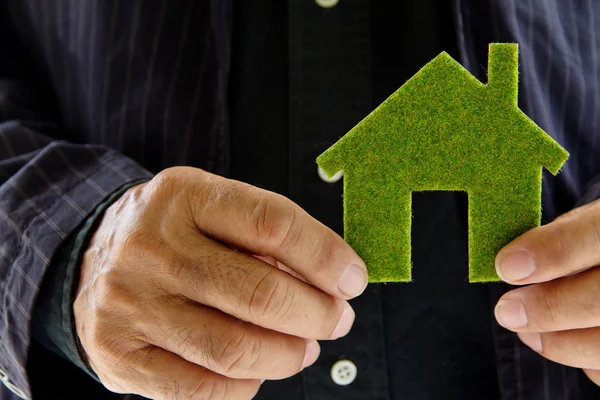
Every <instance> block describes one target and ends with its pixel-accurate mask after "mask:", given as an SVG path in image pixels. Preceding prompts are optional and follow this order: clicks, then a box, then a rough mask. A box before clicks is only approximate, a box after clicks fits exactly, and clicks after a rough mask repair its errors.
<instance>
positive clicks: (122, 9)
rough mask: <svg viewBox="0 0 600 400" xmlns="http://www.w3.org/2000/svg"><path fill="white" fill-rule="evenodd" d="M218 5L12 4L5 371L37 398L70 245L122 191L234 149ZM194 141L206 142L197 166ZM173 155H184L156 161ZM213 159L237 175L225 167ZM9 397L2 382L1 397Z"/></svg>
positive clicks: (2, 229) (2, 87)
mask: <svg viewBox="0 0 600 400" xmlns="http://www.w3.org/2000/svg"><path fill="white" fill-rule="evenodd" d="M142 10H143V11H142ZM148 10H151V12H148ZM210 11H211V4H210V2H209V1H201V2H194V1H188V2H187V4H186V5H185V7H179V6H176V7H168V0H151V1H148V0H144V1H143V2H142V0H136V1H132V2H120V1H117V0H109V1H106V0H102V1H99V0H81V1H73V0H41V1H37V0H29V1H23V2H7V3H3V2H2V3H0V19H2V21H1V22H2V23H0V29H3V31H0V41H2V42H1V43H0V44H2V46H1V47H2V51H5V49H6V48H8V49H9V50H8V52H7V54H2V56H6V57H7V58H6V59H7V60H8V59H10V60H12V61H13V62H14V64H8V63H5V62H4V61H1V60H4V58H2V59H0V79H2V78H5V79H6V78H7V79H11V78H12V77H14V78H15V79H14V80H12V81H6V82H7V83H4V82H5V81H2V80H0V288H1V289H0V299H1V301H2V306H1V308H0V310H1V316H2V318H0V369H2V370H3V371H5V372H6V373H7V374H8V376H9V377H10V379H11V381H12V382H13V383H14V384H15V385H16V386H17V387H19V388H22V389H23V390H24V392H25V395H27V396H30V395H31V392H30V387H29V382H28V380H27V375H26V372H25V368H24V365H25V362H26V359H27V351H28V348H29V346H30V340H31V339H30V332H29V321H30V319H31V312H32V307H33V304H34V301H35V297H36V295H37V293H38V292H39V287H40V282H41V279H42V277H43V276H44V272H45V270H46V267H47V266H48V264H49V262H50V259H51V257H52V254H53V253H54V252H55V250H56V248H57V247H58V246H59V245H60V244H61V242H62V241H63V240H64V238H65V237H66V236H67V235H69V234H70V232H72V231H73V230H74V228H75V227H76V226H77V225H79V224H80V223H81V222H82V221H83V220H84V219H85V218H86V216H87V215H89V214H90V212H91V211H92V210H93V209H94V208H95V206H96V205H97V204H99V203H100V202H101V201H102V200H103V199H104V198H106V197H107V196H108V195H109V194H110V193H112V192H113V191H115V190H116V189H117V188H118V187H119V186H121V185H123V184H125V183H127V182H132V181H135V180H137V179H140V178H143V177H149V176H151V173H150V172H148V171H158V170H160V169H163V168H165V167H167V166H169V165H168V164H167V163H173V162H174V161H175V162H180V163H186V164H188V165H195V166H198V167H202V168H207V163H208V160H207V155H208V153H209V152H210V153H211V154H219V153H222V152H223V151H224V150H225V149H223V148H220V149H211V148H209V146H208V144H209V143H210V144H212V145H214V146H217V145H220V143H224V142H221V141H218V140H210V139H209V138H208V137H207V135H220V136H226V135H227V132H226V131H224V128H225V126H224V125H221V128H219V129H214V126H215V124H214V123H213V121H212V120H213V117H211V115H214V116H215V117H214V118H219V115H220V113H219V112H216V111H215V107H216V105H213V104H215V103H219V104H222V103H223V101H219V102H215V99H218V98H219V97H220V96H223V95H224V93H225V91H224V90H223V89H222V88H221V87H220V85H222V83H223V82H222V81H220V80H219V79H217V78H216V77H217V75H219V76H227V72H226V71H225V70H223V69H222V68H223V66H225V67H227V66H228V64H227V62H225V61H223V60H222V59H218V58H217V57H218V56H217V54H216V52H215V46H213V43H214V37H213V33H212V32H213V30H212V29H213V27H212V26H211V24H209V23H208V21H209V18H210ZM8 15H10V17H11V20H12V21H13V24H14V26H11V25H10V24H9V23H7V21H5V20H4V18H5V16H8ZM192 21H193V23H192ZM9 29H10V30H9ZM219 29H221V30H223V29H228V28H227V26H222V27H220V28H219ZM192 34H193V35H194V36H196V37H199V38H201V39H200V40H198V41H197V40H194V39H193V36H190V35H192ZM188 36H190V38H189V39H188ZM148 37H150V38H152V40H151V41H150V43H149V44H148V43H146V41H140V38H148ZM17 38H18V39H17ZM19 39H20V40H21V41H22V43H23V45H18V44H19ZM186 42H187V44H186ZM173 43H180V45H179V49H178V50H175V51H174V49H173V46H172V44H173ZM24 49H29V50H30V51H31V52H30V54H27V56H30V55H31V56H33V61H34V63H35V65H36V66H37V67H39V68H40V70H41V72H42V74H43V77H42V78H43V79H44V80H45V81H46V82H49V83H51V85H50V86H49V87H46V86H40V84H38V83H35V81H33V80H30V81H27V80H18V79H16V78H17V77H18V76H26V77H27V79H30V78H31V77H35V76H37V75H36V74H37V73H38V71H37V70H35V69H34V68H30V66H31V65H33V64H29V61H28V60H27V59H26V58H25V54H24V53H23V51H24ZM177 54H178V55H177ZM223 56H227V54H222V55H221V56H220V57H223ZM174 60H177V61H176V62H175V61H174ZM17 62H18V63H17ZM115 71H119V72H118V73H117V72H115ZM121 71H123V72H122V73H121ZM27 74H29V75H27ZM190 76H192V77H193V81H192V82H191V84H190V83H189V82H187V79H188V78H189V77H190ZM170 77H173V78H172V79H171V78H170ZM146 78H147V80H145V79H146ZM30 82H32V83H30ZM188 87H189V90H188ZM207 100H210V101H211V102H212V103H213V104H206V103H204V104H201V102H205V101H207ZM48 105H52V107H50V108H49V107H48ZM201 108H202V112H201V113H199V109H201ZM199 114H201V115H202V118H198V116H199ZM163 121H164V123H163ZM172 135H179V136H172ZM192 137H194V138H193V139H192ZM65 139H66V140H68V141H64V140H65ZM80 143H87V144H80ZM140 143H141V144H143V146H141V147H140ZM185 143H188V144H189V145H190V146H196V148H194V149H190V151H189V157H190V159H189V160H188V159H186V158H187V157H188V152H187V151H184V148H183V145H184V144H185ZM161 148H164V149H165V151H168V152H174V153H176V155H175V156H174V157H175V158H173V157H172V156H171V155H169V156H168V157H167V153H165V154H164V157H159V158H158V159H157V158H156V157H151V159H150V160H144V159H145V158H147V157H145V156H148V155H154V154H157V150H158V149H161ZM124 154H125V155H124ZM158 154H163V153H162V151H160V152H158ZM135 160H138V161H145V162H144V165H145V167H146V168H143V167H141V166H140V165H139V164H138V163H137V162H136V161H135ZM211 164H212V165H213V166H214V168H213V171H214V172H217V173H221V174H226V172H227V170H226V168H227V165H226V164H225V163H222V162H219V160H215V161H213V162H212V163H211ZM0 386H1V385H0ZM8 393H9V392H8V391H7V389H6V388H4V387H2V388H0V398H2V399H5V398H13V397H7V396H9V395H8ZM11 396H12V395H11ZM15 398H16V397H15Z"/></svg>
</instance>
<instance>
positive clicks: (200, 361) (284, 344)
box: [136, 296, 319, 379]
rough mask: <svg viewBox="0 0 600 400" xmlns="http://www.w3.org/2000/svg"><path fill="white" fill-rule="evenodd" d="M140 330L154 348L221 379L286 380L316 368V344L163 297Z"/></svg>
mask: <svg viewBox="0 0 600 400" xmlns="http://www.w3.org/2000/svg"><path fill="white" fill-rule="evenodd" d="M150 307H152V308H153V310H154V311H153V312H152V314H149V315H150V318H148V319H147V320H146V321H143V322H141V323H138V324H136V327H137V328H138V329H140V331H141V332H142V333H143V334H144V336H145V337H146V338H147V340H148V342H149V343H151V344H154V345H156V346H158V347H161V348H163V349H165V350H168V351H170V352H172V353H175V354H177V355H179V356H181V357H182V358H184V359H186V360H187V361H190V362H193V363H195V364H197V365H201V366H203V367H206V368H208V369H210V370H211V371H214V372H216V373H218V374H220V375H224V376H227V377H230V378H236V379H283V378H288V377H290V376H292V375H295V374H297V373H298V372H300V371H301V370H302V369H304V368H305V367H307V366H309V365H311V364H313V363H314V362H315V361H316V359H317V357H318V356H319V345H318V343H317V342H316V341H313V340H309V341H307V340H305V339H302V338H299V337H296V336H290V335H285V334H282V333H278V332H275V331H271V330H268V329H264V328H261V327H259V326H256V325H252V324H250V323H247V322H244V321H241V320H238V319H234V318H232V317H230V316H229V315H226V314H223V313H222V312H220V311H218V310H215V309H213V308H210V307H205V306H202V305H199V304H194V303H192V302H190V301H189V300H187V301H186V300H184V299H182V298H181V297H172V298H169V299H168V300H167V299H165V298H164V296H163V297H161V298H160V299H159V300H158V301H153V302H151V304H150Z"/></svg>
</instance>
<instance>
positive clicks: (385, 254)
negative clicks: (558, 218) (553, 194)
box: [317, 43, 569, 282]
mask: <svg viewBox="0 0 600 400" xmlns="http://www.w3.org/2000/svg"><path fill="white" fill-rule="evenodd" d="M517 83H518V47H517V45H516V44H503V43H492V44H490V46H489V61H488V83H487V85H485V84H483V83H481V82H480V81H479V80H477V79H476V78H475V77H474V76H473V75H471V74H470V73H469V72H468V71H467V70H466V69H465V68H463V67H462V66H461V65H460V64H459V63H458V62H456V61H455V60H454V59H452V58H451V57H450V56H449V55H448V54H447V53H445V52H443V53H441V54H440V55H438V56H437V57H436V58H435V59H433V60H432V61H431V62H429V63H428V64H427V65H425V67H423V68H422V69H421V70H420V71H419V72H418V73H417V74H416V75H414V76H413V77H412V78H411V79H410V80H408V81H407V82H406V83H405V84H404V85H403V86H402V87H400V89H398V90H397V91H396V92H395V93H393V94H392V95H391V96H390V97H389V98H388V99H387V100H385V101H384V102H383V103H382V104H381V105H380V106H379V107H378V108H377V109H375V110H374V111H373V112H371V113H370V114H369V115H368V116H367V117H366V118H365V119H364V120H363V121H361V122H360V123H359V124H358V125H356V126H355V127H354V128H353V129H352V130H351V131H350V132H348V133H347V134H346V135H345V136H343V137H342V138H341V139H340V140H339V141H338V142H336V143H335V144H334V145H333V146H331V147H330V148H329V149H327V150H326V151H325V152H324V153H323V154H321V155H320V156H319V157H318V158H317V163H318V165H319V166H320V167H321V168H322V170H323V171H324V172H325V174H326V175H328V176H329V177H331V176H333V175H334V174H335V173H337V172H338V171H340V170H342V171H343V176H344V200H343V201H344V238H345V240H346V241H347V242H348V243H349V244H350V245H351V246H352V247H353V248H354V249H355V250H356V252H357V253H358V254H359V255H360V256H361V257H362V258H363V260H364V261H365V262H366V264H367V267H368V269H369V281H371V282H407V281H411V260H410V254H411V241H410V231H411V228H410V226H411V199H412V192H413V191H428V190H457V191H466V192H467V193H468V199H469V201H468V204H469V206H468V207H469V210H468V222H469V228H468V242H469V282H490V281H499V280H500V278H499V277H498V275H497V274H496V270H495V266H494V260H495V257H496V254H497V253H498V251H499V250H500V249H501V248H502V247H504V246H505V245H506V244H508V243H509V242H510V241H512V240H513V239H514V238H516V237H517V236H519V235H520V234H522V233H524V232H526V231H527V230H530V229H532V228H534V227H536V226H539V225H540V221H541V187H542V168H543V167H545V168H546V169H548V170H549V171H550V172H551V173H552V174H553V175H556V174H557V173H558V171H559V169H560V168H561V167H562V165H563V164H564V163H565V161H566V160H567V158H568V156H569V154H568V153H567V151H566V150H565V149H563V148H562V147H561V146H560V145H559V144H558V143H556V142H555V141H554V140H553V139H552V138H551V137H550V136H549V135H548V134H546V133H545V132H544V131H543V130H542V129H541V128H540V127H538V126H537V125H536V124H535V123H534V122H533V121H532V120H531V119H529V118H528V117H527V116H526V115H525V114H524V113H523V112H522V111H521V110H520V109H519V108H518V105H517V86H518V85H517Z"/></svg>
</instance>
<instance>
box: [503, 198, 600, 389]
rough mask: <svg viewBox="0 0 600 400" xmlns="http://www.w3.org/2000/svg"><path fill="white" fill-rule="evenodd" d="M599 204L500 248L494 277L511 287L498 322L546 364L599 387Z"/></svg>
mask: <svg viewBox="0 0 600 400" xmlns="http://www.w3.org/2000/svg"><path fill="white" fill-rule="evenodd" d="M598 264H600V201H596V202H594V203H591V204H588V205H586V206H583V207H580V208H578V209H575V210H573V211H571V212H569V213H567V214H565V215H563V216H561V217H559V218H557V219H556V220H555V221H554V222H552V223H550V224H548V225H545V226H541V227H539V228H535V229H532V230H531V231H529V232H527V233H525V234H523V235H522V236H520V237H518V238H517V239H515V240H514V241H513V242H512V243H510V244H508V245H507V246H506V247H505V248H504V249H502V250H501V251H500V252H499V253H498V256H497V258H496V270H497V272H498V275H499V276H500V277H501V278H502V279H503V280H504V281H506V282H508V283H511V284H513V285H525V284H531V283H534V285H530V286H526V287H522V288H518V289H515V290H512V291H510V292H508V293H506V294H505V295H504V296H503V297H502V298H501V299H500V300H499V301H498V304H497V305H496V310H495V313H496V318H497V320H498V322H499V323H500V324H501V325H503V326H504V327H506V328H507V329H510V330H512V331H515V332H518V335H519V337H520V338H521V340H522V341H523V342H524V343H525V344H526V345H528V346H529V347H531V348H532V349H533V350H535V351H537V352H538V353H540V354H541V355H542V356H544V357H546V358H547V359H549V360H552V361H555V362H558V363H561V364H564V365H569V366H572V367H579V368H582V369H583V371H584V372H585V373H586V374H587V376H588V377H589V378H590V379H591V380H592V381H593V382H594V383H596V384H598V385H600V269H598V268H592V267H594V266H597V265H598Z"/></svg>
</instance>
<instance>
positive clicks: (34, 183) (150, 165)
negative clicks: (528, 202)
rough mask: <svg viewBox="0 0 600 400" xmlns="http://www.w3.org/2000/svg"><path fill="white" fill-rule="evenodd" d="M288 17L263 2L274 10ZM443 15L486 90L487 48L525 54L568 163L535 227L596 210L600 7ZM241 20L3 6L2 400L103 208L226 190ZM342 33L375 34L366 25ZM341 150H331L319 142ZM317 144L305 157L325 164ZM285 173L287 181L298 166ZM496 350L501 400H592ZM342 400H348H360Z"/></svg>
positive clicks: (549, 5) (167, 7)
mask: <svg viewBox="0 0 600 400" xmlns="http://www.w3.org/2000/svg"><path fill="white" fill-rule="evenodd" d="M284 1H285V0H271V3H272V7H273V8H274V9H275V8H277V7H278V6H277V4H279V3H281V2H284ZM276 2H277V4H276ZM240 3H241V2H240ZM265 3H269V2H268V1H266V2H265ZM368 4H369V1H368V0H342V1H340V4H339V5H338V6H337V7H339V8H340V9H343V7H346V5H347V6H348V7H350V8H352V9H354V10H368ZM452 4H453V9H454V10H455V14H454V15H453V16H452V18H453V21H454V23H455V26H456V31H457V32H456V33H457V42H458V49H459V52H460V60H459V61H460V62H461V63H462V64H463V65H464V66H465V67H466V68H467V69H468V70H469V71H471V73H473V74H474V75H475V76H476V77H478V78H479V79H480V80H482V81H484V82H485V81H486V69H485V66H486V64H487V45H488V43H490V42H493V41H501V42H517V43H519V45H520V68H521V71H520V72H521V78H520V81H521V83H520V85H521V86H520V100H519V101H520V106H521V108H522V109H523V110H524V111H525V112H526V113H527V114H528V115H529V116H530V117H532V118H533V120H534V121H536V122H537V123H538V124H539V125H540V126H541V127H542V128H543V129H544V130H546V132H548V133H549V134H550V135H552V136H553V137H554V138H555V139H556V140H557V141H558V142H559V143H561V144H562V145H563V146H564V147H565V148H566V149H567V150H568V151H569V152H570V153H571V158H570V161H569V162H568V163H567V165H566V166H565V167H564V169H563V171H562V172H561V174H560V175H559V176H558V177H552V176H549V175H544V180H543V185H544V186H543V189H544V191H543V193H544V197H543V212H544V214H543V215H544V217H543V218H544V222H549V221H551V220H553V219H554V218H555V217H556V216H558V215H560V214H562V213H564V212H566V211H568V210H570V209H572V208H573V207H574V206H576V205H577V204H578V202H581V201H582V200H581V199H585V201H591V200H593V199H595V198H597V197H598V196H599V195H600V191H599V190H598V188H599V187H600V182H599V181H598V180H594V179H595V178H596V177H597V176H599V175H600V132H599V129H600V121H599V120H598V119H599V115H598V114H599V113H600V112H599V111H600V107H599V106H600V82H599V80H600V73H599V72H600V71H599V68H600V57H599V56H600V4H598V2H596V1H594V0H565V1H562V0H486V1H482V0H452ZM238 5H239V4H238V3H236V2H234V1H233V0H199V1H193V0H144V1H142V0H131V1H119V0H20V1H12V0H0V299H1V300H2V303H1V305H0V316H1V318H0V372H1V374H2V375H1V376H0V378H2V380H3V382H4V383H5V385H0V399H2V400H14V399H17V398H31V392H32V390H31V386H30V382H29V379H28V373H27V370H26V365H27V361H28V359H27V358H28V350H29V348H30V346H31V332H30V322H31V314H32V310H33V307H34V304H35V300H36V294H37V293H38V292H39V287H40V283H41V281H42V278H43V277H44V273H45V271H46V270H47V267H48V265H49V264H50V262H51V260H52V257H53V255H54V254H55V252H56V249H57V248H58V247H59V246H60V245H61V243H63V241H64V240H65V238H66V237H68V236H69V235H70V234H71V233H72V232H73V231H74V229H75V228H76V227H77V226H78V225H80V224H81V223H82V221H84V220H85V219H86V217H87V216H89V215H90V214H91V213H92V212H93V210H94V209H95V208H96V206H97V205H98V204H100V203H102V201H103V200H104V199H106V198H107V197H108V196H109V195H110V194H111V193H113V192H114V191H116V190H117V189H118V188H119V187H121V186H122V185H124V184H127V183H130V182H133V181H136V180H139V179H144V178H149V177H151V176H152V175H153V174H154V173H156V172H158V171H160V170H162V169H164V168H166V167H170V166H175V165H191V166H195V167H199V168H203V169H206V170H208V171H211V172H214V173H217V174H221V175H225V176H228V175H229V173H230V165H231V159H230V155H231V153H232V149H231V145H230V113H229V108H228V104H229V103H228V100H229V99H228V94H229V77H230V71H231V68H232V67H231V53H232V46H233V34H234V26H233V18H232V16H233V11H234V6H238ZM286 5H288V6H289V10H305V9H310V10H311V11H310V13H311V14H310V15H317V17H318V18H315V21H314V24H319V23H320V22H319V18H321V17H323V18H325V16H327V15H333V13H336V12H338V11H337V10H336V8H332V9H320V8H318V7H319V6H318V5H317V4H316V3H315V2H314V0H287V1H286ZM311 7H313V8H311ZM267 12H268V11H267ZM348 15H350V14H348ZM302 16H303V15H301V14H291V15H290V20H291V23H290V25H289V27H288V28H289V29H290V32H288V35H286V40H287V38H288V36H289V40H290V43H292V42H293V43H304V42H302V40H303V38H304V37H303V36H302V35H301V33H302V32H300V31H291V30H292V29H294V27H296V26H301V25H302V23H303V21H302V18H301V17H302ZM490 21H491V22H492V23H490ZM342 22H348V23H347V24H341V26H345V27H348V29H354V30H355V31H361V32H362V31H363V30H364V32H368V18H367V16H366V15H364V14H354V15H353V18H352V19H351V20H349V21H342ZM256 29H261V27H260V26H257V27H256ZM304 44H306V43H304ZM316 45H317V44H315V46H316ZM359 45H360V46H362V45H364V43H362V42H361V43H360V44H359ZM295 50H296V49H294V48H291V49H290V59H291V58H292V57H293V56H298V55H299V54H300V52H298V51H295ZM350 61H352V60H349V62H350ZM293 72H294V74H292V75H293V76H292V78H293V79H292V81H291V82H290V83H289V84H290V87H291V89H293V90H298V91H300V90H301V89H302V87H301V86H302V83H303V82H304V81H303V79H304V78H307V80H308V79H309V78H311V77H312V76H311V75H310V74H311V71H300V70H293ZM350 85H351V84H350V83H349V86H350ZM355 93H358V94H359V95H362V94H365V93H367V92H362V91H360V90H358V89H357V90H356V92H355ZM302 106H303V104H302V102H301V99H300V98H293V99H290V104H289V110H290V115H292V118H293V115H299V114H295V113H296V112H297V111H298V109H300V108H301V107H302ZM348 118H350V117H348ZM353 118H354V116H353ZM290 131H293V132H292V134H293V135H294V136H293V137H295V138H298V137H302V136H303V135H304V132H303V131H302V127H298V126H293V127H292V126H290ZM282 134H288V133H285V132H284V133H282ZM292 134H290V137H292V136H291V135H292ZM336 139H337V137H336V135H335V134H330V137H329V138H328V141H330V142H335V140H336ZM319 144H322V143H312V142H311V143H308V144H306V146H307V147H310V148H311V149H312V150H314V151H315V152H317V153H318V151H321V150H322V148H317V145H319ZM294 157H295V156H294ZM294 157H290V159H291V161H290V164H289V165H292V163H293V162H295V161H294V160H299V159H300V158H298V157H295V158H294ZM306 169H307V170H310V171H312V170H313V165H309V166H308V167H306ZM297 171H298V170H296V174H298V172H297ZM314 175H315V176H316V174H314ZM315 176H312V175H310V178H309V175H308V173H306V174H304V175H303V174H298V175H297V176H295V177H294V178H295V179H297V181H298V182H300V181H302V180H308V179H317V178H316V177H315ZM290 186H291V184H290ZM299 187H301V185H300V183H299V184H298V188H299ZM293 190H294V188H291V189H290V191H293ZM373 290H374V291H375V290H378V289H373ZM506 290H508V288H507V286H506V285H501V284H493V285H490V296H491V297H490V298H491V299H492V301H494V300H497V299H498V298H499V297H500V296H501V295H502V294H503V293H504V292H505V291H506ZM373 293H375V292H373ZM377 293H378V292H377ZM369 296H371V294H369ZM373 298H374V297H371V298H370V299H371V300H373ZM368 299H369V298H367V300H368ZM370 304H372V305H374V306H373V307H371V308H369V309H372V310H375V309H376V308H377V307H379V308H381V304H380V302H379V300H376V301H375V300H373V302H372V303H370ZM379 308H377V309H379ZM373 312H375V311H373ZM381 340H383V339H381ZM494 341H495V351H496V354H497V368H498V381H499V387H500V396H501V399H503V400H538V399H539V400H563V399H570V400H583V399H592V398H597V397H598V396H600V390H599V389H598V388H597V387H596V386H595V385H594V384H593V383H591V382H590V381H589V380H588V379H587V378H586V377H585V376H584V375H583V373H582V372H581V370H579V369H575V368H570V367H566V366H563V365H559V364H556V363H553V362H551V361H548V360H546V359H545V358H542V357H540V356H539V355H537V354H536V353H534V352H532V351H531V350H530V349H529V348H527V347H526V346H525V345H523V344H522V343H521V342H520V340H519V339H518V337H517V336H516V335H515V334H513V333H511V332H508V331H506V330H504V329H502V328H501V327H500V326H499V325H495V328H494ZM381 348H382V349H383V348H384V347H383V346H382V347H381ZM377 354H379V355H381V357H378V359H379V363H378V364H377V365H375V366H373V369H377V370H378V371H384V372H385V371H386V370H387V368H388V366H387V365H386V362H387V363H390V366H389V368H393V365H391V364H392V362H394V361H393V360H385V353H384V352H382V353H377ZM63 384H65V385H68V377H64V382H63ZM273 384H274V383H273ZM313 384H314V380H313V377H312V376H311V375H302V376H301V377H299V378H297V380H289V381H288V382H283V381H282V382H281V386H279V387H278V388H279V390H281V388H285V390H286V393H287V395H288V396H287V398H288V399H289V400H296V399H317V398H319V399H320V398H325V397H319V396H317V395H314V396H311V395H310V393H311V392H310V391H311V386H312V385H313ZM370 384H372V386H369V387H367V388H366V389H365V391H364V393H367V394H366V395H365V394H364V393H361V394H360V396H362V397H360V398H373V399H392V398H402V397H400V396H401V394H399V393H391V392H390V390H389V382H387V381H386V379H384V378H382V379H380V380H378V381H377V382H368V383H365V385H370ZM286 385H287V386H286ZM315 386H316V385H315ZM375 386H376V387H375ZM274 387H275V386H274ZM327 390H333V389H331V388H330V387H327V388H326V389H324V391H323V392H326V391H327ZM332 393H333V392H332ZM336 393H337V392H336ZM347 393H348V394H347V396H346V398H347V399H348V400H350V399H352V398H355V397H352V396H356V397H357V398H359V397H358V396H359V395H357V394H354V395H353V394H352V392H350V391H348V392H347ZM369 394H372V396H370V397H365V396H369ZM124 397H125V398H130V399H133V398H139V397H137V396H124ZM440 398H443V396H442V397H440Z"/></svg>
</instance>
